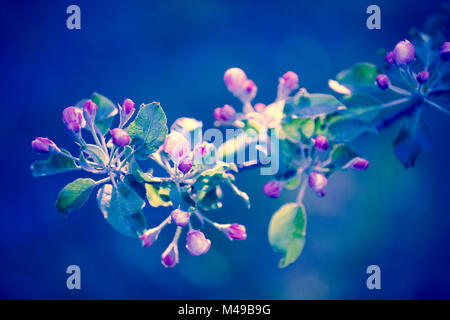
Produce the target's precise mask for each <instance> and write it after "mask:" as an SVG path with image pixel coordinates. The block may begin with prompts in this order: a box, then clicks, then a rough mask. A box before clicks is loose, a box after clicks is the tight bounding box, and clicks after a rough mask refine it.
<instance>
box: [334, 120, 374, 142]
mask: <svg viewBox="0 0 450 320" xmlns="http://www.w3.org/2000/svg"><path fill="white" fill-rule="evenodd" d="M365 133H375V134H376V133H378V131H377V129H376V127H375V125H374V124H371V123H367V122H363V121H361V120H358V119H345V118H344V119H340V120H339V119H336V120H335V121H332V122H331V123H330V124H329V126H328V137H329V138H330V140H332V141H333V142H350V141H353V140H355V139H357V138H359V137H360V136H362V135H363V134H365Z"/></svg>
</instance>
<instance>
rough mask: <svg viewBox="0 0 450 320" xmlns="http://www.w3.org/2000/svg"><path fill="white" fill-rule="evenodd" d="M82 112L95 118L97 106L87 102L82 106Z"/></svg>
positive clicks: (89, 101)
mask: <svg viewBox="0 0 450 320" xmlns="http://www.w3.org/2000/svg"><path fill="white" fill-rule="evenodd" d="M83 110H84V111H85V112H86V113H87V114H88V115H90V116H91V117H95V114H96V113H97V105H96V104H95V103H94V102H93V101H92V100H88V101H86V102H85V103H84V104H83Z"/></svg>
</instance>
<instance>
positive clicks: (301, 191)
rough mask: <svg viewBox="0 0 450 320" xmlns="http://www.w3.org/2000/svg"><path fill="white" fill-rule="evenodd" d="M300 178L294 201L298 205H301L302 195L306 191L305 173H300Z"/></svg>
mask: <svg viewBox="0 0 450 320" xmlns="http://www.w3.org/2000/svg"><path fill="white" fill-rule="evenodd" d="M300 178H301V179H302V182H301V185H300V189H299V190H298V195H297V201H296V203H297V204H298V205H301V204H302V202H303V197H304V196H305V191H306V184H307V183H306V182H307V180H308V179H307V176H306V175H302V176H301V177H300Z"/></svg>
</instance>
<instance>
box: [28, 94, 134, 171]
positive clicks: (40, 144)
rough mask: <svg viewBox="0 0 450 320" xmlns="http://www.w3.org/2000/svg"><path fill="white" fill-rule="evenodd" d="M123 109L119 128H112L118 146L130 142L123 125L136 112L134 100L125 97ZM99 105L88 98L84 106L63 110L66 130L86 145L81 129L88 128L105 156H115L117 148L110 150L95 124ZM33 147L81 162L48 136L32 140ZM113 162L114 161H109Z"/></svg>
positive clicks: (113, 140)
mask: <svg viewBox="0 0 450 320" xmlns="http://www.w3.org/2000/svg"><path fill="white" fill-rule="evenodd" d="M119 108H120V110H121V122H120V125H119V128H114V129H111V130H110V134H111V141H112V143H113V144H114V145H115V146H116V147H125V146H127V145H129V144H130V140H131V139H130V136H129V135H128V133H127V132H126V131H125V130H123V129H122V127H123V125H124V124H125V123H126V122H127V121H128V120H129V119H130V118H131V116H132V115H133V112H134V102H133V101H132V100H130V99H125V101H124V103H123V106H122V107H120V106H119ZM97 111H98V106H97V104H96V103H94V102H93V101H92V100H86V101H85V102H84V103H83V105H82V107H75V106H70V107H67V108H65V109H64V110H63V112H62V121H63V123H64V125H65V128H66V131H67V132H68V133H69V134H70V135H71V136H72V137H73V138H74V139H75V140H76V142H77V143H78V144H79V145H81V146H83V147H85V146H87V143H86V141H85V140H84V138H83V136H82V130H81V129H83V128H84V129H87V130H89V131H90V132H91V133H92V136H93V138H94V141H95V143H96V145H97V147H98V149H97V150H100V152H101V153H102V154H104V157H105V158H108V157H109V158H111V160H112V158H113V156H114V152H115V150H113V151H112V152H111V153H109V152H108V150H107V146H106V143H105V141H104V135H103V134H101V133H100V130H99V129H98V128H97V126H96V124H95V120H96V116H97ZM31 147H32V148H33V150H35V151H36V152H40V153H58V154H60V155H63V156H65V157H68V158H71V159H72V160H75V161H76V164H81V163H80V159H78V158H75V157H73V156H71V155H70V154H69V153H67V152H62V151H61V150H60V149H59V148H58V147H57V146H56V144H55V143H54V142H53V141H51V140H50V139H48V138H43V137H38V138H36V139H35V140H33V141H32V142H31ZM109 163H113V161H109Z"/></svg>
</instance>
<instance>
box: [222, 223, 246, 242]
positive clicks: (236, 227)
mask: <svg viewBox="0 0 450 320" xmlns="http://www.w3.org/2000/svg"><path fill="white" fill-rule="evenodd" d="M216 227H217V228H218V229H219V230H220V231H222V232H223V233H225V234H226V235H227V236H228V238H230V240H245V239H246V238H247V233H246V230H245V226H243V225H241V224H238V223H233V224H221V225H219V224H217V225H216Z"/></svg>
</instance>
